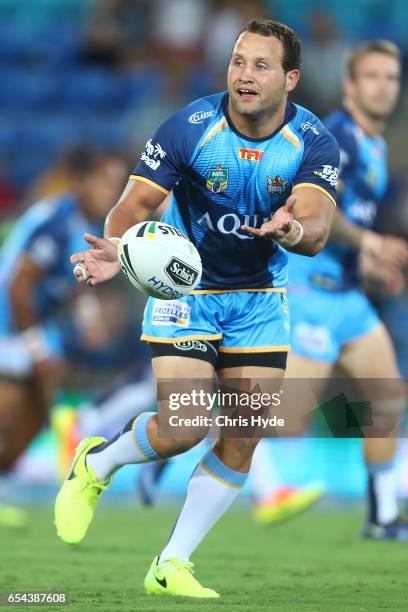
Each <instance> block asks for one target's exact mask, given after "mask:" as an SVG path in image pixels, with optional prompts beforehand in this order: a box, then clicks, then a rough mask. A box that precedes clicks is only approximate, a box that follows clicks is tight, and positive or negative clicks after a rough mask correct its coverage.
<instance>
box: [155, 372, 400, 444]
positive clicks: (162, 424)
mask: <svg viewBox="0 0 408 612" xmlns="http://www.w3.org/2000/svg"><path fill="white" fill-rule="evenodd" d="M407 388H408V387H407V381H406V380H404V379H358V380H356V379H345V378H341V379H340V378H332V379H329V380H326V379H325V380H320V379H289V378H283V379H282V378H280V379H274V378H272V377H271V378H270V379H245V380H242V379H228V380H223V381H220V380H219V379H215V380H214V379H200V380H197V379H195V380H187V379H172V380H169V379H166V380H163V379H161V380H159V381H158V401H159V406H160V410H159V417H158V419H159V421H158V424H159V435H160V436H163V437H172V438H186V437H189V438H190V437H191V436H196V435H198V436H204V435H207V434H209V435H210V436H213V437H218V436H219V435H220V432H221V433H222V435H223V436H229V437H237V438H240V437H243V438H247V437H279V438H283V437H298V436H311V437H329V438H333V437H334V438H391V437H395V438H401V437H408V415H407V412H406V409H407V398H408V392H407Z"/></svg>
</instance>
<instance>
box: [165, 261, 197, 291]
mask: <svg viewBox="0 0 408 612" xmlns="http://www.w3.org/2000/svg"><path fill="white" fill-rule="evenodd" d="M164 271H165V272H166V274H167V276H168V277H169V278H170V279H171V280H172V282H173V283H174V284H175V285H176V287H191V286H192V285H194V283H195V281H196V279H197V277H198V274H199V273H198V270H195V269H194V268H191V267H190V266H188V265H187V264H185V263H184V261H181V260H180V259H177V257H172V258H171V259H170V261H169V263H168V264H167V266H166V267H165V268H164Z"/></svg>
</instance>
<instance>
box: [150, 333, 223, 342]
mask: <svg viewBox="0 0 408 612" xmlns="http://www.w3.org/2000/svg"><path fill="white" fill-rule="evenodd" d="M221 338H222V334H213V335H207V336H200V335H197V336H180V337H178V338H160V337H158V336H146V335H145V334H142V335H141V336H140V339H141V340H144V342H164V343H166V344H175V343H176V342H188V341H189V340H221Z"/></svg>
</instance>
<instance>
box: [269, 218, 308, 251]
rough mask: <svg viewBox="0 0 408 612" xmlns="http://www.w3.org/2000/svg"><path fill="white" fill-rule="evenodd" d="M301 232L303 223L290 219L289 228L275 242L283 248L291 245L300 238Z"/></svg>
mask: <svg viewBox="0 0 408 612" xmlns="http://www.w3.org/2000/svg"><path fill="white" fill-rule="evenodd" d="M303 234H304V229H303V225H302V224H301V223H299V221H296V219H292V221H291V225H290V230H289V231H288V232H287V233H286V234H285V235H284V236H282V238H279V239H278V240H276V242H277V243H278V244H280V245H281V246H283V247H284V248H286V247H293V246H295V245H296V244H298V243H299V242H300V241H301V240H302V238H303Z"/></svg>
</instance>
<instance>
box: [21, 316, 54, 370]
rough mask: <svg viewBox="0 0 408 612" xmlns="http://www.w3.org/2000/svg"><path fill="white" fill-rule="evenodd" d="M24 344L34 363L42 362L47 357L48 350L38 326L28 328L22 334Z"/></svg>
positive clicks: (40, 328)
mask: <svg viewBox="0 0 408 612" xmlns="http://www.w3.org/2000/svg"><path fill="white" fill-rule="evenodd" d="M22 337H23V339H24V344H25V346H26V349H27V351H28V353H29V354H30V357H31V359H32V360H33V362H34V363H38V362H39V361H43V360H44V359H47V358H48V356H49V350H48V346H47V342H46V339H45V337H44V332H43V329H42V327H41V326H40V325H38V326H33V327H29V328H28V329H26V330H24V331H23V332H22Z"/></svg>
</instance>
